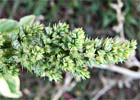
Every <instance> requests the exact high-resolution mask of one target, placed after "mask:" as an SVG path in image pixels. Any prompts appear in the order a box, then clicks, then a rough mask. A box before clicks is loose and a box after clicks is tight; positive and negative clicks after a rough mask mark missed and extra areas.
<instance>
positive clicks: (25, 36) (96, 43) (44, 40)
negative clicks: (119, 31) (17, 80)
mask: <svg viewBox="0 0 140 100" xmlns="http://www.w3.org/2000/svg"><path fill="white" fill-rule="evenodd" d="M26 18H27V19H26ZM28 18H29V20H30V21H29V22H30V23H32V20H31V18H30V17H24V18H23V19H25V22H28ZM23 19H22V20H23ZM26 20H27V21H26ZM20 22H21V21H20ZM22 23H23V24H21V23H20V27H19V30H20V31H18V32H14V33H13V32H12V33H9V35H7V36H5V37H3V34H2V33H1V34H0V37H1V38H2V41H1V43H0V45H1V58H2V59H3V60H1V67H0V70H1V74H2V75H3V74H6V73H12V74H13V73H15V72H17V71H18V64H20V65H21V66H22V67H23V68H26V69H27V70H28V71H30V72H31V73H32V72H33V73H34V74H35V75H37V76H41V77H44V76H48V78H49V80H60V79H62V72H70V73H72V75H73V76H75V77H80V78H82V79H86V78H89V71H88V67H87V66H91V67H92V65H93V64H110V63H117V62H122V61H124V60H125V59H127V58H128V57H129V55H130V54H131V53H134V50H135V48H136V47H135V46H136V41H118V40H117V39H112V38H106V39H89V38H88V37H86V36H85V33H84V31H83V29H82V28H75V29H73V30H72V31H70V30H69V25H67V24H66V23H58V24H54V25H52V26H46V27H45V26H44V25H42V24H37V23H34V24H30V23H27V24H28V25H27V24H26V23H24V21H22ZM7 38H9V39H7ZM9 51H10V52H9Z"/></svg>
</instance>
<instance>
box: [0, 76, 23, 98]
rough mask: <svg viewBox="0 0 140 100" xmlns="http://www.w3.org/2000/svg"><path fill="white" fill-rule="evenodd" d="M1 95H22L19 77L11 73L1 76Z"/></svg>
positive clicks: (11, 96)
mask: <svg viewBox="0 0 140 100" xmlns="http://www.w3.org/2000/svg"><path fill="white" fill-rule="evenodd" d="M0 95H2V96H5V97H8V98H19V97H21V96H22V93H21V91H20V80H19V77H18V76H11V75H5V76H2V77H0Z"/></svg>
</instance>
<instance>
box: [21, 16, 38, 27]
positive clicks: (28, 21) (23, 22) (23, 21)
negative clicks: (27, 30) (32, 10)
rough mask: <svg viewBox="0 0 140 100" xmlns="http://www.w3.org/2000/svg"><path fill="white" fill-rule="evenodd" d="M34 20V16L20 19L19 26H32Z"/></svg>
mask: <svg viewBox="0 0 140 100" xmlns="http://www.w3.org/2000/svg"><path fill="white" fill-rule="evenodd" d="M34 20H35V16H34V15H29V16H25V17H22V18H21V19H20V21H19V24H20V25H30V24H32V23H33V21H34Z"/></svg>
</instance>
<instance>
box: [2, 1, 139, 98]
mask: <svg viewBox="0 0 140 100" xmlns="http://www.w3.org/2000/svg"><path fill="white" fill-rule="evenodd" d="M118 1H119V0H118ZM121 2H122V3H123V7H122V8H121V11H122V13H123V16H124V22H123V25H124V27H123V30H124V35H125V38H126V39H128V40H130V39H136V40H137V42H138V45H137V50H136V57H137V59H140V0H122V1H121ZM117 3H118V2H117V0H0V18H11V19H15V20H19V19H20V18H21V17H23V16H26V15H30V14H33V15H36V16H38V17H37V18H38V20H40V21H41V22H42V23H44V24H46V25H48V24H50V23H51V24H52V23H57V22H67V23H68V24H70V28H72V29H73V28H75V27H83V29H84V30H85V33H86V34H88V35H89V36H91V37H92V38H95V37H99V38H101V37H116V36H118V37H119V35H120V34H119V33H117V31H114V29H113V27H114V26H116V25H117V24H118V19H117V18H118V17H117V13H116V11H115V9H113V7H111V6H110V5H111V4H117ZM118 65H123V66H124V67H126V68H127V65H126V64H125V63H123V64H118ZM129 69H130V70H133V71H138V70H139V68H138V67H137V66H133V68H129ZM90 72H91V78H90V79H87V80H81V81H75V79H72V82H73V83H74V84H75V85H74V86H73V87H72V88H71V89H67V90H65V91H63V93H61V95H60V97H59V99H60V100H91V99H92V98H93V100H95V99H99V100H126V99H127V100H140V81H139V80H133V81H131V82H130V86H125V85H121V84H115V85H113V86H112V87H109V89H108V88H107V87H106V88H107V89H106V88H105V89H104V85H105V84H104V83H106V82H107V81H108V80H123V77H124V76H123V75H120V74H118V73H114V72H111V71H106V70H100V69H95V68H93V69H90ZM64 78H65V79H66V78H67V77H66V75H64ZM20 80H21V91H22V93H23V96H22V97H21V98H20V99H7V98H4V97H1V98H2V100H51V99H52V98H53V96H54V95H56V94H57V91H59V90H61V87H62V86H63V84H64V81H65V80H63V81H62V82H58V83H55V82H49V81H48V80H47V79H44V78H38V77H35V76H33V75H31V74H30V73H28V72H26V71H23V72H22V73H21V74H20ZM126 83H129V82H126ZM68 87H69V86H68ZM65 88H66V87H65ZM101 90H104V91H101ZM105 90H106V91H105ZM55 93H56V94H55ZM97 96H99V97H97ZM0 100H1V99H0Z"/></svg>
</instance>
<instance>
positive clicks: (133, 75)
mask: <svg viewBox="0 0 140 100" xmlns="http://www.w3.org/2000/svg"><path fill="white" fill-rule="evenodd" d="M93 67H94V68H99V69H105V70H109V71H113V72H117V73H119V74H122V75H124V76H128V77H130V78H133V79H140V72H134V71H131V70H129V69H126V68H123V67H120V66H117V65H94V66H93Z"/></svg>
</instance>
